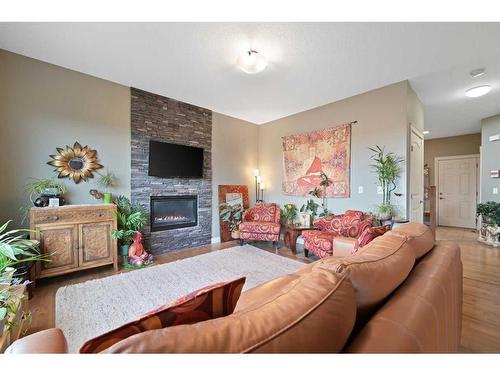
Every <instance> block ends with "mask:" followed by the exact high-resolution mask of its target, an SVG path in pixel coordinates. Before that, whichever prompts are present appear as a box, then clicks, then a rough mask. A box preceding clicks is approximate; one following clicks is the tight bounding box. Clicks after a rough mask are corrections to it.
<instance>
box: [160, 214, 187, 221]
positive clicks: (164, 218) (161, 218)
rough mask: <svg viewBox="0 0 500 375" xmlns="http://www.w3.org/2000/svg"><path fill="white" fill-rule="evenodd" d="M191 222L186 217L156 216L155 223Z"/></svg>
mask: <svg viewBox="0 0 500 375" xmlns="http://www.w3.org/2000/svg"><path fill="white" fill-rule="evenodd" d="M186 220H189V218H188V217H186V216H177V215H168V216H155V218H154V221H155V223H158V222H166V221H167V222H172V221H186Z"/></svg>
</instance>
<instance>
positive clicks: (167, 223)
mask: <svg viewBox="0 0 500 375" xmlns="http://www.w3.org/2000/svg"><path fill="white" fill-rule="evenodd" d="M196 225H198V197H197V196H196V195H173V196H161V197H158V196H155V197H151V232H158V231H161V230H168V229H175V228H185V227H194V226H196Z"/></svg>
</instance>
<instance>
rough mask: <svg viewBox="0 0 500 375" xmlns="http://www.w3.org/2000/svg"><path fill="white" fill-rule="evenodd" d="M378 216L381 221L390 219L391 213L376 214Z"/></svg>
mask: <svg viewBox="0 0 500 375" xmlns="http://www.w3.org/2000/svg"><path fill="white" fill-rule="evenodd" d="M378 218H379V220H381V221H386V220H391V219H392V215H391V214H380V215H379V216H378Z"/></svg>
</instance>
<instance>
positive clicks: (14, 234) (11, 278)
mask: <svg viewBox="0 0 500 375" xmlns="http://www.w3.org/2000/svg"><path fill="white" fill-rule="evenodd" d="M10 222H11V220H9V221H7V222H6V223H4V224H3V225H2V226H1V227H0V284H1V285H4V286H5V285H7V286H10V285H15V284H29V283H30V280H29V277H30V270H31V267H33V265H34V263H35V262H36V261H43V262H49V261H50V259H49V255H48V254H40V252H39V249H38V245H39V243H38V241H36V240H29V239H26V238H25V236H26V233H29V232H31V231H30V230H28V229H15V230H10V231H7V227H8V225H9V223H10ZM28 291H29V292H30V293H31V289H30V286H29V285H28Z"/></svg>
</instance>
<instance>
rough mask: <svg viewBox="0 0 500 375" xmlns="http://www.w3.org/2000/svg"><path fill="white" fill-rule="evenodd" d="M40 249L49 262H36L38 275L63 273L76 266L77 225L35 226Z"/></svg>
mask: <svg viewBox="0 0 500 375" xmlns="http://www.w3.org/2000/svg"><path fill="white" fill-rule="evenodd" d="M37 229H38V231H39V234H38V239H39V240H40V249H41V251H42V253H44V254H49V255H50V262H38V263H37V273H38V275H41V276H45V275H52V274H58V273H64V272H65V271H67V270H70V269H72V268H76V267H78V226H77V225H50V226H48V225H47V226H42V227H39V228H37Z"/></svg>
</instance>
